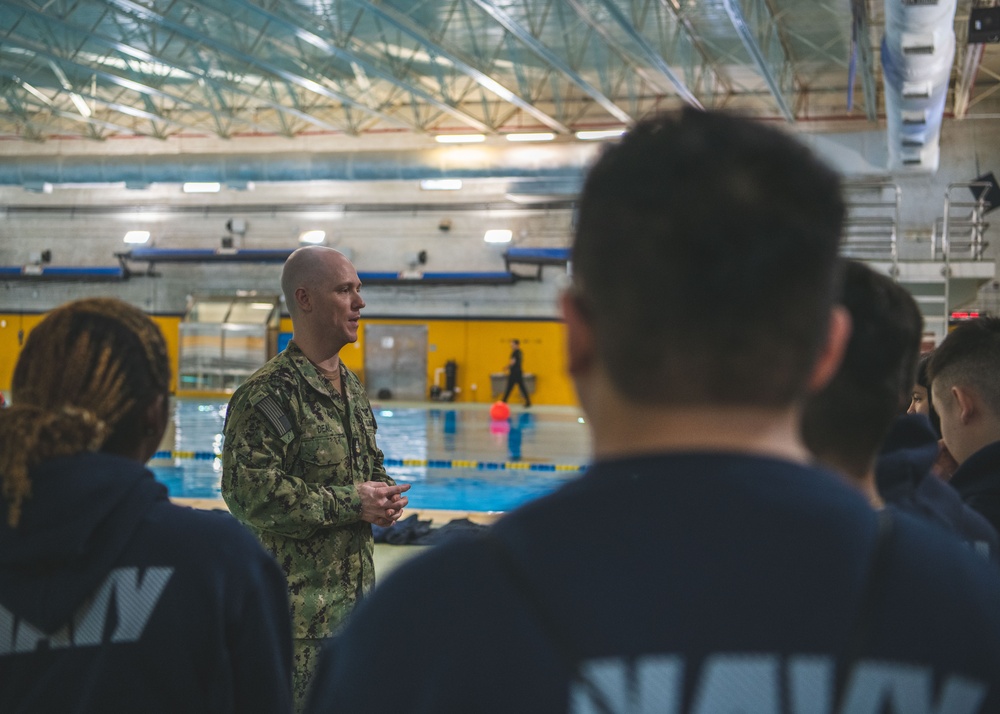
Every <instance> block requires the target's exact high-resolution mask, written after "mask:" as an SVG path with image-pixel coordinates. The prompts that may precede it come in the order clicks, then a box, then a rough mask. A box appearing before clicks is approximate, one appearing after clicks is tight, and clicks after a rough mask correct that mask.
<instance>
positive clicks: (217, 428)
mask: <svg viewBox="0 0 1000 714" xmlns="http://www.w3.org/2000/svg"><path fill="white" fill-rule="evenodd" d="M226 407H227V403H226V402H224V401H208V400H198V399H177V400H175V401H174V404H173V409H174V414H173V422H172V425H171V428H170V430H169V431H168V433H167V435H166V437H165V439H164V443H163V445H162V446H161V450H160V451H159V452H157V454H156V455H155V456H154V457H153V459H152V460H151V461H150V463H149V466H150V469H151V470H152V471H153V473H154V474H155V475H156V478H157V479H158V480H159V481H161V482H162V483H164V484H165V485H166V486H167V489H168V491H169V492H170V495H171V497H173V498H183V499H207V500H214V499H220V500H221V495H220V483H221V478H222V462H221V460H220V458H219V455H220V454H221V453H222V442H223V437H222V426H223V423H224V421H225V417H226ZM373 411H374V413H375V418H376V419H377V421H378V427H379V428H378V442H379V446H380V447H381V449H382V451H383V453H384V454H385V466H386V471H388V472H389V474H390V475H391V476H392V477H393V478H394V479H396V480H397V481H405V482H408V483H411V484H412V488H411V489H410V491H409V492H408V493H407V496H409V498H410V507H411V508H414V509H426V510H445V511H468V512H498V511H509V510H511V509H512V508H515V507H517V506H519V505H521V504H523V503H526V502H528V501H530V500H532V499H534V498H538V497H539V496H542V495H545V494H547V493H550V492H552V491H554V490H555V489H556V488H558V487H559V486H560V485H561V484H563V483H565V482H566V481H568V480H570V479H573V478H576V477H577V476H578V475H579V474H580V472H581V470H582V469H583V468H584V467H585V465H586V463H587V459H588V454H589V450H590V435H589V432H588V429H587V426H586V424H585V423H584V421H583V418H582V416H581V414H580V412H579V410H578V409H575V408H571V407H539V408H532V409H531V410H521V409H520V408H517V407H515V408H514V409H513V410H512V413H511V415H510V418H509V419H506V420H502V421H501V420H494V419H491V418H490V414H489V405H488V404H448V403H441V404H428V405H423V404H409V403H408V404H389V403H383V404H373Z"/></svg>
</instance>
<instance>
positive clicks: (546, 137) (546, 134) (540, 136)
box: [507, 131, 556, 141]
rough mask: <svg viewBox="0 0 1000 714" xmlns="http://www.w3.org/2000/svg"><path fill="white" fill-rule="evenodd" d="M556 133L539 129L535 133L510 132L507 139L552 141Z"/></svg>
mask: <svg viewBox="0 0 1000 714" xmlns="http://www.w3.org/2000/svg"><path fill="white" fill-rule="evenodd" d="M555 138H556V135H555V134H553V133H552V132H550V131H538V132H535V133H533V134H508V135H507V141H552V140H553V139H555Z"/></svg>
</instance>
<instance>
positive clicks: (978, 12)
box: [969, 7, 1000, 43]
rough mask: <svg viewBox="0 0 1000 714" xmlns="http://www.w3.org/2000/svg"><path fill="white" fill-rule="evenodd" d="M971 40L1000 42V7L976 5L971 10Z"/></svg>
mask: <svg viewBox="0 0 1000 714" xmlns="http://www.w3.org/2000/svg"><path fill="white" fill-rule="evenodd" d="M969 42H981V43H985V42H990V43H992V42H1000V7H974V8H972V9H971V10H970V11H969Z"/></svg>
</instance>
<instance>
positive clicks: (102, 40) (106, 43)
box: [14, 0, 344, 132]
mask: <svg viewBox="0 0 1000 714" xmlns="http://www.w3.org/2000/svg"><path fill="white" fill-rule="evenodd" d="M14 4H16V6H17V8H18V9H19V10H21V11H22V12H24V13H25V14H28V15H31V16H33V17H35V18H37V19H39V20H42V21H44V22H46V23H49V24H52V25H55V26H57V27H60V28H62V29H64V30H66V31H68V32H73V33H76V34H79V35H81V36H82V37H85V38H86V39H87V40H88V41H92V42H94V43H95V44H98V45H101V46H102V47H106V48H108V49H111V50H114V51H116V52H120V53H121V54H123V55H127V56H129V57H131V58H133V59H137V60H139V61H140V62H149V63H153V64H161V65H163V66H165V67H169V68H170V69H172V70H174V71H176V72H183V73H184V74H186V75H188V76H190V77H192V78H197V79H203V80H205V82H206V83H208V84H211V85H212V86H214V87H218V88H222V89H224V90H225V91H227V92H232V93H234V94H239V95H240V96H243V97H247V98H249V99H252V100H253V101H254V102H255V103H257V104H261V105H263V106H266V107H269V108H271V109H274V110H275V111H277V112H281V113H283V114H288V115H289V116H293V117H295V118H297V119H301V120H303V121H306V122H309V123H310V124H314V125H315V126H318V127H320V128H321V129H326V130H328V131H338V132H340V131H344V127H342V126H337V125H335V124H330V123H329V122H325V121H323V120H322V119H317V118H316V117H313V116H312V115H310V114H308V113H306V112H303V111H300V110H298V109H295V108H293V107H287V106H284V105H282V104H279V103H278V102H273V101H270V100H268V99H267V98H265V97H263V96H260V95H258V94H254V93H252V92H248V91H246V90H244V89H243V88H241V87H240V86H238V85H236V84H233V83H231V82H222V81H220V80H219V79H218V78H216V77H212V76H211V75H209V74H207V73H205V72H199V71H196V70H194V69H192V68H191V67H182V66H180V65H178V64H176V63H174V62H171V61H169V60H166V59H164V58H162V57H157V56H154V55H151V54H150V53H148V52H146V51H145V50H142V49H139V48H137V47H133V46H132V45H128V44H126V43H124V42H121V41H120V40H115V39H112V38H109V37H106V36H104V35H101V34H99V33H98V32H96V31H95V30H93V29H89V28H86V27H83V26H82V25H77V24H74V23H72V22H68V21H66V20H64V19H62V18H56V17H53V16H52V15H46V14H43V13H41V12H38V11H37V10H35V9H34V8H31V7H28V6H26V5H24V4H23V3H22V2H21V1H20V0H17V1H16V2H15V3H14ZM271 131H273V129H271Z"/></svg>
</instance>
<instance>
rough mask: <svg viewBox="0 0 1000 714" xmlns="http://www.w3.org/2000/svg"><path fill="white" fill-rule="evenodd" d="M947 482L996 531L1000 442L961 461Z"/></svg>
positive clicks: (999, 527) (999, 514) (998, 523)
mask: <svg viewBox="0 0 1000 714" xmlns="http://www.w3.org/2000/svg"><path fill="white" fill-rule="evenodd" d="M950 483H951V485H952V486H954V488H955V490H956V491H958V493H959V494H960V495H961V496H962V500H964V501H965V502H966V503H967V504H968V505H969V506H971V507H972V508H975V509H976V510H977V511H978V512H979V513H981V514H983V517H984V518H986V519H987V520H988V521H989V522H990V523H992V524H993V527H994V528H996V529H997V530H1000V441H995V442H993V443H992V444H987V445H986V446H984V447H983V448H981V449H980V450H979V451H977V452H976V453H974V454H972V456H970V457H969V458H967V459H966V460H965V461H963V462H962V464H961V466H959V467H958V469H957V470H956V471H955V474H954V475H953V476H952V477H951V482H950Z"/></svg>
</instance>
